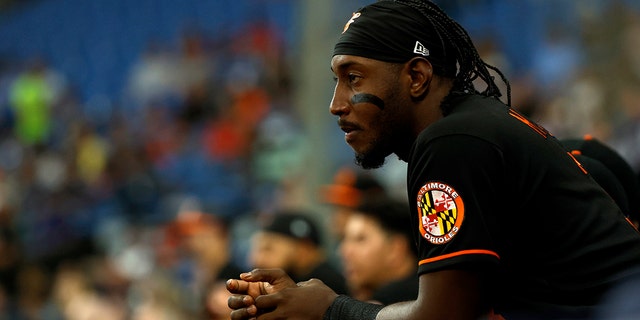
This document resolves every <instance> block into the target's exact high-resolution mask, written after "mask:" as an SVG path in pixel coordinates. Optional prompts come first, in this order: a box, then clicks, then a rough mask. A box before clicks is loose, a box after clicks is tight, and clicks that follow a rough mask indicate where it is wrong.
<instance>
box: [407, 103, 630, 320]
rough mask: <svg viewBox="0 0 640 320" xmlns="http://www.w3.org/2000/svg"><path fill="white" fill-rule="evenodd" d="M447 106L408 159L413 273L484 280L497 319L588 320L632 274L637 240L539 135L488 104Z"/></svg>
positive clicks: (581, 172)
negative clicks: (457, 273) (482, 276)
mask: <svg viewBox="0 0 640 320" xmlns="http://www.w3.org/2000/svg"><path fill="white" fill-rule="evenodd" d="M450 102H451V103H452V104H453V108H452V111H451V113H450V114H449V115H447V116H446V117H445V118H443V119H441V120H439V121H437V122H435V123H433V124H432V125H430V126H429V127H428V128H426V129H425V130H424V131H423V132H422V133H421V134H420V135H419V137H418V139H417V141H416V142H415V143H414V145H413V147H412V150H411V153H410V156H409V164H408V171H407V177H408V178H407V183H408V194H409V200H410V203H411V214H412V215H414V217H412V221H413V222H412V227H413V228H414V230H416V234H418V235H419V238H418V239H417V245H418V248H419V255H420V262H419V269H418V272H419V273H420V274H422V273H428V272H434V271H439V270H445V269H457V268H471V269H473V270H478V269H482V270H486V271H487V272H488V274H491V275H493V276H494V277H493V278H492V279H493V280H492V281H495V284H494V285H491V288H492V289H494V290H495V294H494V305H495V311H496V312H497V313H502V314H504V315H515V314H518V315H528V316H544V317H545V318H547V317H552V316H556V315H557V316H560V317H569V316H571V315H577V316H580V315H585V314H587V313H589V312H591V311H592V310H593V307H594V306H595V305H596V304H597V303H598V301H599V299H600V298H601V295H602V294H603V292H605V291H606V290H607V289H608V288H609V287H610V285H611V284H612V283H613V282H615V281H616V280H617V279H620V278H622V277H624V276H625V273H626V272H627V270H629V269H630V268H631V267H632V266H636V265H640V235H639V234H638V232H637V230H635V229H634V228H633V226H632V225H631V224H630V223H629V222H628V221H626V219H625V217H624V215H623V213H622V212H621V211H620V209H619V208H618V207H617V205H616V204H615V203H614V201H613V200H612V199H611V197H610V196H609V195H608V194H607V193H606V192H605V191H604V190H603V189H602V188H601V187H600V186H599V185H598V184H597V183H596V182H595V181H594V180H593V179H592V178H591V176H590V175H589V174H588V173H587V172H586V170H585V169H584V168H582V166H581V165H580V164H579V162H577V161H576V160H575V158H574V157H573V156H571V154H569V153H568V152H567V151H566V150H565V149H564V148H563V147H562V146H561V145H560V143H559V142H558V141H557V139H555V138H554V137H553V136H552V135H550V134H549V133H548V132H547V131H546V130H545V129H544V128H542V127H540V126H538V125H536V124H535V123H533V122H531V121H529V120H528V119H526V118H525V117H523V116H522V115H520V114H519V113H517V112H516V111H514V110H513V109H510V108H508V107H507V106H505V105H504V104H502V103H500V102H499V101H497V100H496V99H494V98H488V97H483V96H479V95H468V96H463V97H458V98H454V99H452V100H450ZM461 303H464V302H461Z"/></svg>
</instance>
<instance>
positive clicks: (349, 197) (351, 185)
mask: <svg viewBox="0 0 640 320" xmlns="http://www.w3.org/2000/svg"><path fill="white" fill-rule="evenodd" d="M386 195H387V193H386V190H385V187H384V186H383V185H382V183H381V182H380V181H378V179H376V177H374V176H373V175H372V174H371V173H368V172H363V171H356V169H353V168H348V167H343V168H341V169H339V170H338V171H337V172H336V173H335V175H334V177H333V183H332V184H329V185H325V186H323V187H322V188H321V189H320V201H321V202H322V203H325V204H328V205H330V206H331V208H332V212H331V230H330V231H331V232H332V233H333V234H334V236H335V237H336V239H337V240H341V239H342V238H343V237H344V227H345V223H346V221H347V219H348V218H349V215H350V214H351V213H352V212H353V211H354V209H355V208H356V207H358V206H359V205H360V203H361V202H362V200H363V199H366V198H368V197H378V196H386Z"/></svg>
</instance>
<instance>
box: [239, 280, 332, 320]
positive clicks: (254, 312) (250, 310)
mask: <svg viewBox="0 0 640 320" xmlns="http://www.w3.org/2000/svg"><path fill="white" fill-rule="evenodd" d="M227 290H229V292H231V293H232V295H231V297H229V300H228V303H229V307H230V308H231V309H232V310H233V311H231V319H232V320H245V319H258V320H274V319H305V320H312V319H317V320H321V319H322V317H323V315H324V312H325V311H326V310H327V308H328V307H329V305H331V302H333V300H334V299H335V298H336V297H337V296H338V295H337V294H336V293H335V292H333V290H331V289H330V288H329V287H327V286H326V285H325V284H324V283H323V282H322V281H320V280H318V279H311V280H309V281H303V282H299V283H297V284H296V283H295V282H294V281H293V280H292V279H291V278H290V277H289V276H288V275H287V274H286V273H285V272H284V271H283V270H281V269H254V270H252V271H251V272H247V273H243V274H241V275H240V279H230V280H228V281H227Z"/></svg>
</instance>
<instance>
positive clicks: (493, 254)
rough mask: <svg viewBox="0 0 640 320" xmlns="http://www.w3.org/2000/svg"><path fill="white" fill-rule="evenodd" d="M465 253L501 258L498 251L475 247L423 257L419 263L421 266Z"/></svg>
mask: <svg viewBox="0 0 640 320" xmlns="http://www.w3.org/2000/svg"><path fill="white" fill-rule="evenodd" d="M465 254H488V255H492V256H495V257H496V258H498V259H500V255H498V254H497V253H495V252H493V251H491V250H480V249H474V250H462V251H458V252H453V253H449V254H445V255H441V256H437V257H433V258H427V259H423V260H420V262H418V265H420V266H421V265H423V264H427V263H432V262H436V261H440V260H445V259H449V258H453V257H457V256H462V255H465Z"/></svg>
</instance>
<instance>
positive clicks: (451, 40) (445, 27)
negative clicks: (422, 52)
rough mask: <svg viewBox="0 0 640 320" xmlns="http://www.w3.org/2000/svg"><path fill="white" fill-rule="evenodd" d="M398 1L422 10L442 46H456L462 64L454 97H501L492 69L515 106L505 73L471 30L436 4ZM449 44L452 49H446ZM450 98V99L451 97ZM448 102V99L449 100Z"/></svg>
mask: <svg viewBox="0 0 640 320" xmlns="http://www.w3.org/2000/svg"><path fill="white" fill-rule="evenodd" d="M394 1H395V2H398V3H401V4H404V5H407V6H410V7H412V8H414V9H416V10H418V11H419V12H420V13H421V14H422V15H424V16H425V18H426V19H427V20H428V21H429V23H431V25H433V28H434V30H435V31H436V33H437V34H438V37H439V38H440V41H441V43H442V47H443V48H444V49H445V50H446V49H447V48H450V47H453V49H454V50H455V52H454V53H453V54H455V58H456V62H457V64H458V72H457V73H456V76H455V80H454V85H453V89H452V90H451V94H450V96H451V95H452V94H453V95H455V94H460V93H470V92H476V93H480V94H482V95H485V96H488V97H495V98H500V97H501V96H502V93H501V92H500V89H499V88H498V86H497V85H496V83H495V81H494V77H493V76H492V75H491V74H490V73H489V69H491V70H493V71H495V72H496V73H497V74H498V75H500V78H501V79H502V81H503V82H504V83H505V84H506V86H507V105H508V106H511V85H510V84H509V81H508V80H507V78H506V77H505V76H504V74H503V73H502V71H500V70H499V69H498V68H496V67H494V66H492V65H489V64H488V63H486V62H484V61H483V60H482V59H481V58H480V55H479V54H478V51H477V50H476V47H475V46H474V45H473V42H472V41H471V37H469V34H468V33H467V31H466V30H465V29H464V28H463V27H462V26H461V25H460V24H458V23H457V22H456V21H454V20H453V19H451V18H450V17H449V16H448V15H447V14H446V13H445V12H444V11H443V10H442V9H440V7H438V6H437V5H436V4H435V3H433V2H431V1H428V0H394ZM445 44H449V45H450V46H446V45H445ZM477 78H480V79H481V80H482V81H483V82H484V83H486V84H487V88H486V89H485V90H484V91H482V92H478V91H477V90H476V89H475V87H474V85H473V81H474V80H475V79H477ZM447 98H449V97H447ZM446 100H448V99H445V101H446ZM442 108H443V111H444V112H445V114H446V113H448V112H447V111H448V110H446V109H447V108H446V104H445V103H444V102H443V107H442Z"/></svg>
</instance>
